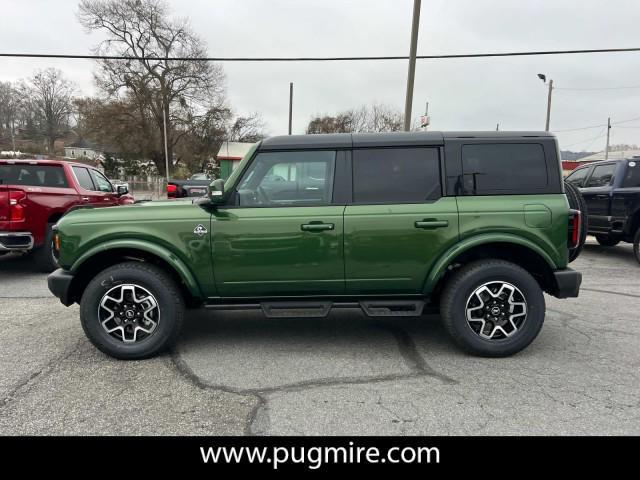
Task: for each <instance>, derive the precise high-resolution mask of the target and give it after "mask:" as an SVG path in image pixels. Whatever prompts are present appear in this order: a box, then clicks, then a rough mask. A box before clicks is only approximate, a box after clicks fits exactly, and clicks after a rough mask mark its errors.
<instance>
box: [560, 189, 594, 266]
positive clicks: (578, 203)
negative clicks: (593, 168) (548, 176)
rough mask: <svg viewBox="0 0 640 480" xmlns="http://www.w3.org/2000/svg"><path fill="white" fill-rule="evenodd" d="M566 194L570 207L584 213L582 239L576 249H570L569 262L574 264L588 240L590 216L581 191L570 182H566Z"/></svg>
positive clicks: (581, 229) (581, 227) (581, 226)
mask: <svg viewBox="0 0 640 480" xmlns="http://www.w3.org/2000/svg"><path fill="white" fill-rule="evenodd" d="M564 192H565V194H566V195H567V200H569V207H570V208H572V209H574V210H580V212H581V213H582V224H581V225H580V239H579V241H578V246H577V247H576V248H572V249H569V262H573V261H574V260H575V259H576V258H578V256H579V255H580V252H581V251H582V247H584V242H585V241H586V240H587V230H588V229H589V216H588V212H587V203H586V202H585V201H584V198H583V197H582V194H581V193H580V190H578V189H577V188H576V187H574V186H573V185H572V184H571V183H569V182H564Z"/></svg>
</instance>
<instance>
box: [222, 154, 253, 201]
mask: <svg viewBox="0 0 640 480" xmlns="http://www.w3.org/2000/svg"><path fill="white" fill-rule="evenodd" d="M258 145H260V142H257V143H254V144H253V145H252V146H251V148H250V149H249V151H248V152H247V153H246V154H245V156H244V157H242V160H240V163H239V164H238V166H237V167H236V168H234V170H233V172H231V175H229V178H227V181H226V182H225V183H224V191H225V192H229V191H231V189H232V188H233V187H234V185H235V184H236V182H237V181H238V177H239V176H240V172H242V170H244V167H245V165H246V164H247V162H248V161H249V159H250V158H251V157H252V156H253V154H254V152H255V151H256V150H257V148H258Z"/></svg>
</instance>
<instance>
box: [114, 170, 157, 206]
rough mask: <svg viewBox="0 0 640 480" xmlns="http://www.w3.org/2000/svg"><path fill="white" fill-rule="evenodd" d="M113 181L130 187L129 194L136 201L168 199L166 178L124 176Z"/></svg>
mask: <svg viewBox="0 0 640 480" xmlns="http://www.w3.org/2000/svg"><path fill="white" fill-rule="evenodd" d="M113 180H119V181H120V182H124V183H126V184H127V185H128V186H129V193H130V194H131V195H133V197H134V198H135V199H136V201H141V200H164V199H166V198H167V180H166V179H165V178H164V177H156V176H142V175H135V176H122V177H119V178H114V179H113ZM116 184H117V182H116Z"/></svg>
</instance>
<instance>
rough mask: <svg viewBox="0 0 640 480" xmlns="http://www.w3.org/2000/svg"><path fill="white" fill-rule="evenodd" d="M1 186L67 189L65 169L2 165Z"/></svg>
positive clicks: (0, 167)
mask: <svg viewBox="0 0 640 480" xmlns="http://www.w3.org/2000/svg"><path fill="white" fill-rule="evenodd" d="M0 185H24V186H29V187H51V188H67V187H68V186H69V185H68V183H67V177H66V176H65V174H64V169H63V168H62V167H61V166H58V165H26V164H19V163H17V164H13V165H10V164H6V165H0Z"/></svg>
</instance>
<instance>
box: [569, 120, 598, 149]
mask: <svg viewBox="0 0 640 480" xmlns="http://www.w3.org/2000/svg"><path fill="white" fill-rule="evenodd" d="M605 129H606V125H605V128H603V129H602V130H600V133H599V134H598V135H597V136H595V137H590V138H587V139H585V140H580V141H579V142H574V143H570V144H569V145H563V148H567V147H573V146H574V145H579V144H581V143H586V142H591V143H590V144H589V147H591V145H593V142H595V141H596V140H598V139H599V138H602V137H604V131H605Z"/></svg>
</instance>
